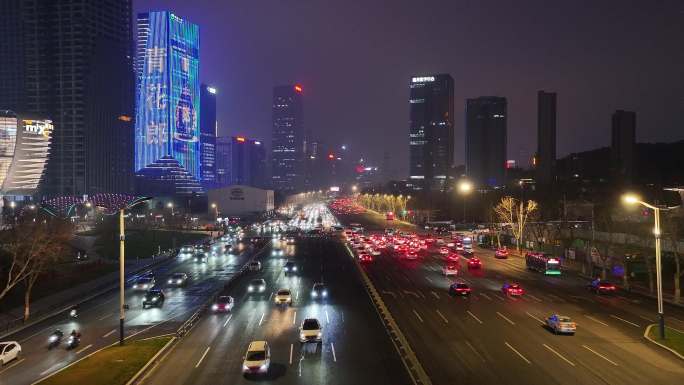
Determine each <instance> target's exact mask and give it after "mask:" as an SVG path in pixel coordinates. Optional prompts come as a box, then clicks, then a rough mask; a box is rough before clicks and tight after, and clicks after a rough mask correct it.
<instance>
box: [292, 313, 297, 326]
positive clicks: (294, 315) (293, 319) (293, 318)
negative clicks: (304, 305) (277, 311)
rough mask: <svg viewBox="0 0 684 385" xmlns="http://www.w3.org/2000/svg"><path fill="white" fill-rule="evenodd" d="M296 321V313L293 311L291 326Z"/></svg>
mask: <svg viewBox="0 0 684 385" xmlns="http://www.w3.org/2000/svg"><path fill="white" fill-rule="evenodd" d="M296 321H297V311H296V310H295V312H294V314H292V324H293V325H294V324H295V322H296Z"/></svg>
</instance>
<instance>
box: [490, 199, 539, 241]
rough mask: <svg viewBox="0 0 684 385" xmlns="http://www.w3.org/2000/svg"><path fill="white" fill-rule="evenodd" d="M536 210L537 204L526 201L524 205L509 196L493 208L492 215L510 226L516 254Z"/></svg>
mask: <svg viewBox="0 0 684 385" xmlns="http://www.w3.org/2000/svg"><path fill="white" fill-rule="evenodd" d="M537 208H538V206H537V202H535V201H533V200H528V201H527V204H525V203H524V202H523V201H518V200H517V199H515V198H513V197H510V196H505V197H503V198H501V201H500V202H499V203H498V204H497V205H496V206H494V213H495V214H496V217H497V218H498V220H499V221H500V222H502V223H503V224H507V225H509V226H511V231H512V232H513V237H514V238H515V240H516V244H517V250H518V252H520V245H521V244H522V240H523V235H524V233H525V226H526V225H527V221H528V219H529V217H530V215H532V214H533V213H534V212H535V211H536V210H537Z"/></svg>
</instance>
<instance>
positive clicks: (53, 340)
mask: <svg viewBox="0 0 684 385" xmlns="http://www.w3.org/2000/svg"><path fill="white" fill-rule="evenodd" d="M48 341H50V342H55V341H57V336H50V338H48Z"/></svg>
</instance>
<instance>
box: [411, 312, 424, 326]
mask: <svg viewBox="0 0 684 385" xmlns="http://www.w3.org/2000/svg"><path fill="white" fill-rule="evenodd" d="M413 314H415V315H416V317H418V320H419V321H420V322H421V323H422V322H423V318H422V317H421V316H420V314H418V312H417V311H416V309H413Z"/></svg>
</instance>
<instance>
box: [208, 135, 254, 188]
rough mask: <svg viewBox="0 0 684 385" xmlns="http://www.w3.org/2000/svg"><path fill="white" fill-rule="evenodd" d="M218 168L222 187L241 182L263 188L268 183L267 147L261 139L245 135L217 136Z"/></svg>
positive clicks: (219, 181) (219, 183)
mask: <svg viewBox="0 0 684 385" xmlns="http://www.w3.org/2000/svg"><path fill="white" fill-rule="evenodd" d="M216 142H217V149H216V155H217V156H216V170H217V179H218V180H217V182H218V185H219V186H220V187H225V186H229V185H234V184H239V185H247V186H252V187H259V188H263V187H265V184H266V149H265V148H264V144H263V143H262V142H261V141H260V140H254V139H249V138H245V137H244V136H230V137H229V136H226V137H219V138H217V141H216Z"/></svg>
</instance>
